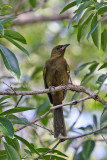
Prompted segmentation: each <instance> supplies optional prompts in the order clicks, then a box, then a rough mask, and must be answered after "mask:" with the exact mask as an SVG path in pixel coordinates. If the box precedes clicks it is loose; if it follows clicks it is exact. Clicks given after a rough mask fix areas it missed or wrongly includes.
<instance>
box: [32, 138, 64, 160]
mask: <svg viewBox="0 0 107 160" xmlns="http://www.w3.org/2000/svg"><path fill="white" fill-rule="evenodd" d="M61 142H62V141H61V140H59V141H58V142H57V143H56V145H55V146H54V147H53V148H52V149H50V150H49V151H47V152H45V153H43V154H41V156H44V155H46V154H47V153H52V151H53V150H54V149H55V148H56V147H57V146H58V145H59V144H60V143H61ZM39 158H40V156H39V157H37V158H35V159H34V160H38V159H39Z"/></svg>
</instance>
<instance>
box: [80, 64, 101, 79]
mask: <svg viewBox="0 0 107 160" xmlns="http://www.w3.org/2000/svg"><path fill="white" fill-rule="evenodd" d="M98 64H99V63H97V62H95V63H94V64H92V65H91V66H90V67H89V71H90V72H89V73H87V74H86V75H85V76H84V77H83V79H82V82H83V81H84V80H86V79H87V78H88V77H89V76H90V75H91V74H92V73H93V72H94V71H95V69H96V68H97V66H98Z"/></svg>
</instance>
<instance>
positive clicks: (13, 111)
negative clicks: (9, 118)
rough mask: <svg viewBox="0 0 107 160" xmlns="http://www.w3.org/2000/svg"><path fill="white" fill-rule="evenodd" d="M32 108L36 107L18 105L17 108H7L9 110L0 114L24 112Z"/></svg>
mask: <svg viewBox="0 0 107 160" xmlns="http://www.w3.org/2000/svg"><path fill="white" fill-rule="evenodd" d="M32 109H35V108H31V107H17V108H12V109H9V110H7V111H4V112H2V113H1V114H0V116H3V115H8V114H12V113H19V112H23V111H28V110H32Z"/></svg>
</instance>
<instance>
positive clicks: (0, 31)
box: [0, 24, 4, 35]
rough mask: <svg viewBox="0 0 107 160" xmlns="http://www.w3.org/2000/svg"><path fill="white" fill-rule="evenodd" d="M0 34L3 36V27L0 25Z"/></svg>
mask: <svg viewBox="0 0 107 160" xmlns="http://www.w3.org/2000/svg"><path fill="white" fill-rule="evenodd" d="M0 34H2V35H4V29H3V26H2V25H1V24H0Z"/></svg>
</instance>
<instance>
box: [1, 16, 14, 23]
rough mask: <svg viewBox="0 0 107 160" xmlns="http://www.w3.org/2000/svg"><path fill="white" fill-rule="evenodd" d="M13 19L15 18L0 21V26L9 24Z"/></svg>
mask: <svg viewBox="0 0 107 160" xmlns="http://www.w3.org/2000/svg"><path fill="white" fill-rule="evenodd" d="M14 19H16V17H10V18H6V19H2V20H0V24H5V23H7V22H10V21H12V20H14Z"/></svg>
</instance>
